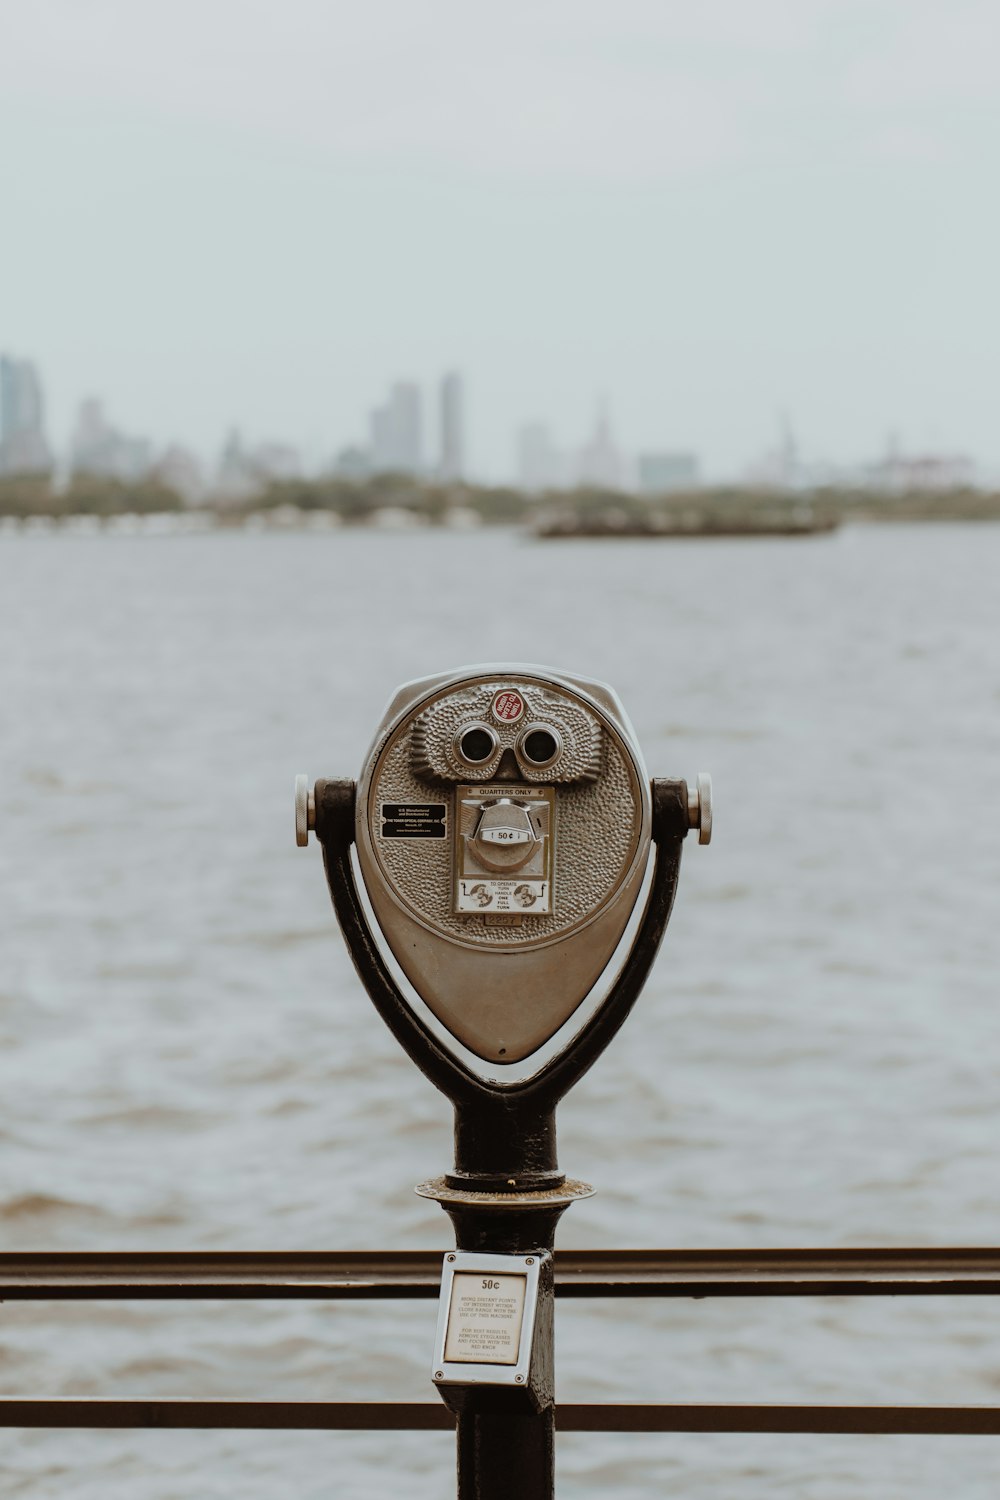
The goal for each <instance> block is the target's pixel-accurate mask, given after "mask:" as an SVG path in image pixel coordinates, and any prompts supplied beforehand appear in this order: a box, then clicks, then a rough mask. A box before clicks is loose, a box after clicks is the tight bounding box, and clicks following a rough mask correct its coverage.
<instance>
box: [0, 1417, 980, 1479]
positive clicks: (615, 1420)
mask: <svg viewBox="0 0 1000 1500" xmlns="http://www.w3.org/2000/svg"><path fill="white" fill-rule="evenodd" d="M513 1420H516V1419H515V1418H512V1416H511V1415H510V1414H507V1413H504V1414H502V1416H499V1417H497V1418H496V1423H495V1425H494V1424H493V1423H492V1422H491V1420H490V1418H489V1417H487V1416H479V1417H476V1418H471V1419H466V1418H462V1423H463V1424H464V1425H465V1427H466V1431H465V1442H466V1443H467V1444H468V1447H469V1449H470V1455H469V1456H470V1464H471V1462H472V1452H473V1451H474V1450H476V1449H478V1452H479V1457H480V1458H482V1457H483V1456H484V1450H487V1451H488V1450H495V1452H494V1457H498V1456H500V1455H502V1456H503V1457H504V1458H506V1459H508V1460H509V1458H510V1453H509V1451H505V1450H504V1448H503V1444H504V1442H505V1438H504V1433H507V1434H508V1438H509V1434H510V1431H511V1422H512V1421H513ZM521 1421H522V1423H523V1426H524V1433H523V1434H522V1435H521V1441H520V1442H519V1443H518V1444H517V1445H516V1447H517V1450H518V1452H519V1453H520V1454H521V1455H522V1456H523V1458H524V1466H525V1471H526V1473H528V1474H533V1473H537V1472H538V1470H539V1469H542V1470H547V1469H548V1466H549V1463H550V1457H551V1439H550V1428H549V1424H548V1423H543V1424H541V1425H539V1424H538V1422H537V1421H536V1420H535V1419H532V1418H529V1417H525V1418H522V1419H521ZM3 1427H161V1428H164V1427H170V1428H188V1429H194V1428H216V1429H234V1428H245V1429H246V1428H249V1429H253V1430H255V1431H265V1430H285V1431H291V1430H298V1431H314V1432H331V1431H338V1430H339V1431H369V1432H371V1431H376V1432H407V1431H408V1432H447V1431H451V1430H453V1429H454V1427H455V1417H454V1416H453V1414H452V1413H451V1412H450V1411H449V1410H448V1409H447V1407H445V1406H442V1405H440V1404H438V1403H432V1402H428V1401H395V1402H392V1401H245V1400H231V1401H227V1400H219V1399H213V1400H206V1401H203V1400H198V1399H196V1398H191V1397H184V1396H169V1397H156V1396H146V1397H138V1398H136V1397H133V1398H129V1399H126V1400H119V1399H117V1398H115V1397H100V1396H85V1397H81V1396H56V1397H46V1398H44V1399H32V1398H24V1397H19V1396H2V1397H0V1428H3ZM555 1428H556V1430H557V1431H559V1432H747V1433H749V1432H771V1433H791V1432H801V1433H815V1434H822V1433H843V1434H855V1435H862V1434H888V1433H896V1434H900V1435H905V1436H911V1437H930V1436H951V1437H986V1436H997V1435H1000V1406H851V1405H838V1406H808V1405H791V1404H789V1405H784V1404H779V1405H762V1404H721V1405H720V1404H718V1403H687V1402H685V1403H663V1404H653V1403H643V1404H621V1403H619V1404H608V1405H589V1404H581V1403H573V1402H570V1403H567V1404H565V1405H562V1406H558V1407H556V1408H555ZM536 1450H537V1451H536ZM461 1461H462V1453H461V1450H460V1453H459V1462H460V1464H461ZM505 1467H507V1466H504V1465H500V1464H494V1463H487V1464H486V1465H485V1466H483V1467H481V1469H480V1473H481V1474H486V1475H489V1474H499V1473H501V1472H504V1470H505ZM470 1493H479V1494H482V1495H483V1496H486V1495H489V1494H492V1493H493V1492H492V1491H490V1490H489V1489H484V1490H480V1491H472V1492H470ZM497 1493H498V1494H500V1495H502V1496H503V1500H509V1496H510V1495H511V1494H512V1493H518V1495H519V1500H521V1497H522V1496H523V1494H524V1491H523V1490H522V1491H517V1492H514V1491H511V1490H509V1489H508V1490H507V1491H506V1492H503V1491H502V1490H501V1491H498V1492H497Z"/></svg>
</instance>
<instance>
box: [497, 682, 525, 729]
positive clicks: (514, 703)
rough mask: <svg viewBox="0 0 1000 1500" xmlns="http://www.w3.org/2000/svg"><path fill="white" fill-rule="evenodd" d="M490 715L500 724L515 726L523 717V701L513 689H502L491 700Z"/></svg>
mask: <svg viewBox="0 0 1000 1500" xmlns="http://www.w3.org/2000/svg"><path fill="white" fill-rule="evenodd" d="M491 711H492V714H493V717H494V719H496V720H497V721H498V723H500V724H516V723H517V721H518V719H521V718H523V717H524V699H523V698H522V697H521V694H520V693H515V692H514V690H513V688H504V690H503V692H502V693H497V695H496V697H495V698H494V699H493V708H492V710H491Z"/></svg>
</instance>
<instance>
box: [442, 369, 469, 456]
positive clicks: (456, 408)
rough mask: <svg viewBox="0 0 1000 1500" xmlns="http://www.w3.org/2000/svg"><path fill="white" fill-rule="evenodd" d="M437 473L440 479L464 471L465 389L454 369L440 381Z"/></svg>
mask: <svg viewBox="0 0 1000 1500" xmlns="http://www.w3.org/2000/svg"><path fill="white" fill-rule="evenodd" d="M439 473H440V475H441V478H442V479H461V478H462V477H463V475H464V473H465V391H464V387H463V383H462V377H461V375H459V374H458V372H457V371H456V370H450V371H449V372H448V374H447V375H446V376H445V377H444V379H443V380H442V381H441V460H440V464H439Z"/></svg>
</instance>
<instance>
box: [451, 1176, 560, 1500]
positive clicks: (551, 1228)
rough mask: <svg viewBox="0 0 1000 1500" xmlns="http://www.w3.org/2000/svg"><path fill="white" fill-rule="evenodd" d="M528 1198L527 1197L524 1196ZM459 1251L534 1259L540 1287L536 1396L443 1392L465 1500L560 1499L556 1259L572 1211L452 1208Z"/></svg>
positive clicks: (456, 1388)
mask: <svg viewBox="0 0 1000 1500" xmlns="http://www.w3.org/2000/svg"><path fill="white" fill-rule="evenodd" d="M525 1196H527V1195H525ZM442 1207H443V1208H444V1209H445V1210H446V1211H447V1213H448V1215H449V1217H450V1218H451V1220H452V1223H453V1224H454V1226H455V1243H456V1247H457V1248H458V1249H459V1250H471V1251H475V1250H488V1251H489V1252H490V1253H491V1254H500V1255H506V1254H510V1255H523V1254H526V1253H528V1254H530V1253H535V1254H537V1255H539V1256H540V1257H541V1256H543V1255H544V1254H545V1252H548V1255H547V1256H546V1258H545V1259H543V1260H542V1270H541V1273H540V1276H539V1283H538V1303H537V1311H536V1318H535V1330H534V1344H533V1349H532V1359H531V1380H530V1385H531V1390H530V1393H529V1392H528V1391H512V1390H509V1389H505V1388H500V1389H494V1390H489V1389H485V1388H483V1387H479V1388H478V1389H477V1388H475V1387H467V1386H466V1387H462V1386H451V1387H448V1388H446V1389H445V1388H440V1387H439V1389H440V1390H441V1395H442V1396H443V1398H444V1401H445V1404H446V1405H447V1406H449V1407H450V1408H451V1410H452V1411H454V1412H455V1413H456V1418H457V1438H458V1448H457V1457H458V1500H552V1497H553V1495H554V1492H555V1406H554V1402H555V1348H554V1317H553V1313H554V1298H553V1275H552V1260H551V1252H552V1248H553V1244H554V1241H555V1232H556V1225H557V1223H558V1222H559V1218H560V1216H561V1215H562V1212H563V1209H564V1208H565V1207H566V1204H560V1205H558V1206H555V1207H550V1208H544V1209H543V1208H533V1207H531V1206H521V1205H518V1206H517V1207H509V1208H498V1207H489V1208H485V1207H482V1206H479V1205H473V1204H469V1203H458V1202H445V1203H443V1204H442Z"/></svg>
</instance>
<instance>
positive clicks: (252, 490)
mask: <svg viewBox="0 0 1000 1500" xmlns="http://www.w3.org/2000/svg"><path fill="white" fill-rule="evenodd" d="M301 475H302V459H301V457H300V455H299V452H298V450H297V449H295V448H291V447H289V446H288V445H287V444H286V443H258V444H257V446H256V447H255V448H248V447H246V445H245V444H244V442H243V438H242V436H241V434H240V431H239V428H237V427H233V428H232V429H231V430H230V432H229V434H228V436H227V438H226V441H225V443H224V445H223V449H222V454H221V457H220V459H219V467H218V469H217V470H216V476H215V485H214V487H213V493H214V494H215V496H216V498H217V499H218V500H221V501H222V502H223V503H228V504H230V505H239V504H241V503H242V502H243V501H245V500H252V499H253V498H254V497H255V496H257V495H259V494H260V493H261V492H262V491H263V490H265V489H266V488H267V486H268V485H269V484H271V483H275V482H278V481H281V480H286V479H298V478H300V477H301Z"/></svg>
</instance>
